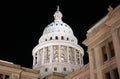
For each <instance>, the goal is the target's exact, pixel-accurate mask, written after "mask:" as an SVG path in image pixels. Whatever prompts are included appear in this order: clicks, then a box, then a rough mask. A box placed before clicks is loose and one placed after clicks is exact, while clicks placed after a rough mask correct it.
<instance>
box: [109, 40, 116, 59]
mask: <svg viewBox="0 0 120 79" xmlns="http://www.w3.org/2000/svg"><path fill="white" fill-rule="evenodd" d="M108 46H109V51H110V56H111V57H114V56H115V52H114V46H113V42H112V41H111V42H109V43H108Z"/></svg>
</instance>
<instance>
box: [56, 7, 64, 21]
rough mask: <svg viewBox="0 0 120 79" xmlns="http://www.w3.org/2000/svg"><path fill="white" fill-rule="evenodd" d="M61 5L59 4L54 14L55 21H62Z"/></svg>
mask: <svg viewBox="0 0 120 79" xmlns="http://www.w3.org/2000/svg"><path fill="white" fill-rule="evenodd" d="M59 9H60V8H59V5H58V6H57V11H56V12H55V14H54V18H55V21H62V13H61V12H60V11H59Z"/></svg>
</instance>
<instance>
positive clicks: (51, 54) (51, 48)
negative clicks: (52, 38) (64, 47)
mask: <svg viewBox="0 0 120 79" xmlns="http://www.w3.org/2000/svg"><path fill="white" fill-rule="evenodd" d="M50 51H51V52H50V63H52V61H53V46H50Z"/></svg>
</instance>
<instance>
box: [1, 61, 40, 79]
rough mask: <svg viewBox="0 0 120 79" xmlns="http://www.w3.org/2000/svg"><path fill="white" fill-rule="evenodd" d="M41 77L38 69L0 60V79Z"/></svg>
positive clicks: (32, 78)
mask: <svg viewBox="0 0 120 79" xmlns="http://www.w3.org/2000/svg"><path fill="white" fill-rule="evenodd" d="M39 77H40V76H39V72H38V71H35V70H33V69H29V68H25V67H21V66H20V65H16V64H13V63H9V62H3V61H0V79H39Z"/></svg>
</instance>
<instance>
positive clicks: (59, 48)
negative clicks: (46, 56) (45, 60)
mask: <svg viewBox="0 0 120 79" xmlns="http://www.w3.org/2000/svg"><path fill="white" fill-rule="evenodd" d="M60 50H61V46H60V45H59V47H58V55H59V62H60V63H61V52H60Z"/></svg>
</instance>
